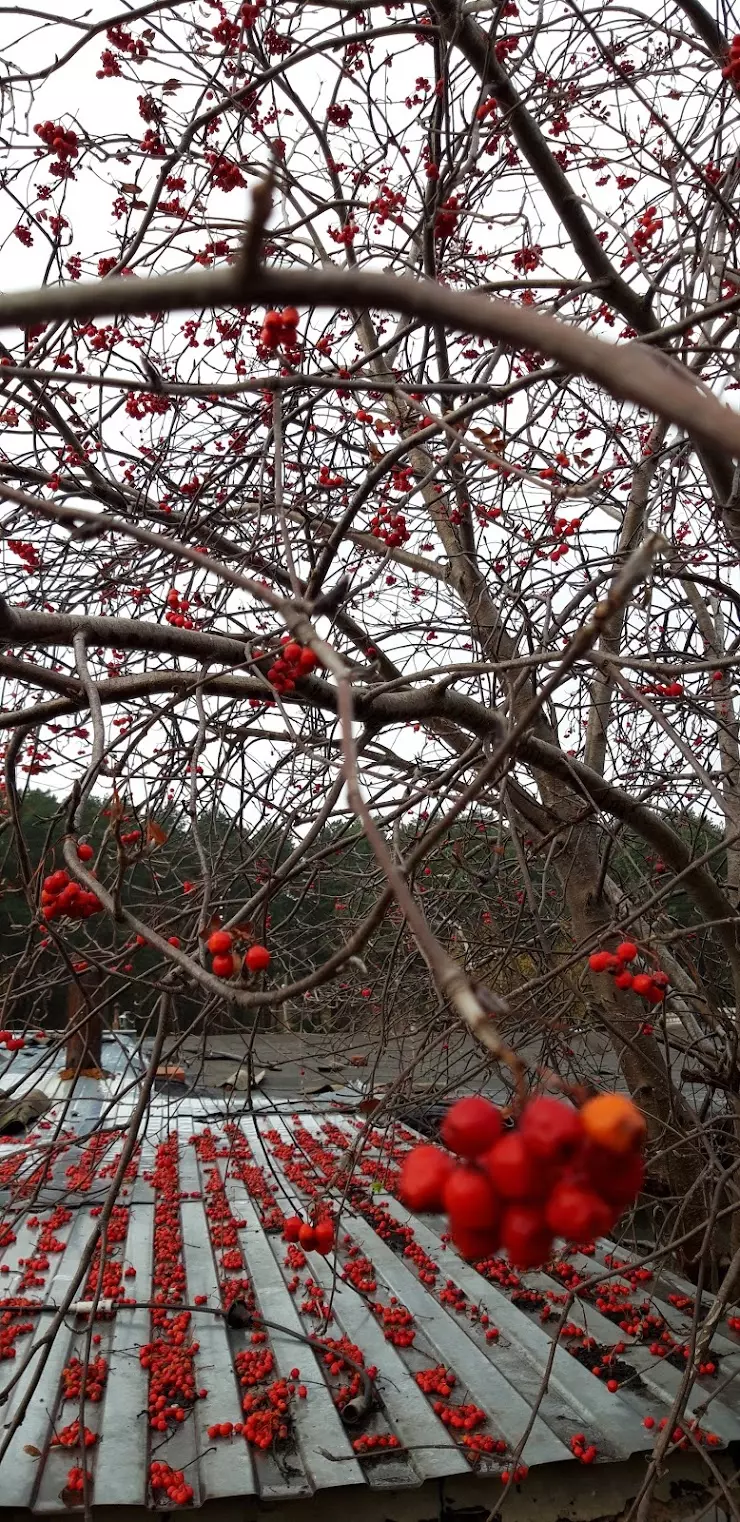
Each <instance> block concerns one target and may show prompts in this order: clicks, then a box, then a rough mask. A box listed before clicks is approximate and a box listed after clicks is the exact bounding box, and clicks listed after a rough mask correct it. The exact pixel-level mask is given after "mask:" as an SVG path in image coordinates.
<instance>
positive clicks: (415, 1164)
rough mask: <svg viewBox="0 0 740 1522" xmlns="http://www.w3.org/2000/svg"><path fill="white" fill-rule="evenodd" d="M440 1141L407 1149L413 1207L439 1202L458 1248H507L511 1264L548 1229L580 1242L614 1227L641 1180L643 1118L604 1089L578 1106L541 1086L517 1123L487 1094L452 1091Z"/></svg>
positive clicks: (534, 1262)
mask: <svg viewBox="0 0 740 1522" xmlns="http://www.w3.org/2000/svg"><path fill="white" fill-rule="evenodd" d="M440 1132H441V1137H442V1141H443V1142H444V1143H445V1144H446V1146H447V1147H448V1148H449V1150H450V1152H454V1153H456V1154H457V1158H458V1159H459V1161H455V1160H454V1159H453V1158H452V1157H450V1156H449V1155H448V1154H447V1153H445V1152H442V1151H441V1150H440V1148H439V1147H434V1146H431V1145H428V1144H423V1145H421V1146H418V1147H415V1148H413V1150H412V1151H411V1152H410V1153H409V1154H408V1155H407V1157H406V1159H405V1161H404V1164H403V1168H402V1171H401V1178H400V1191H401V1196H402V1198H403V1200H404V1203H405V1204H406V1205H408V1207H409V1209H411V1210H436V1211H444V1212H445V1214H446V1215H447V1216H448V1218H449V1229H450V1234H451V1237H452V1240H453V1242H454V1244H455V1246H456V1247H457V1249H458V1251H459V1252H460V1253H461V1254H462V1256H463V1257H465V1258H484V1257H486V1256H488V1255H490V1254H491V1253H494V1252H496V1251H497V1249H498V1248H499V1247H500V1246H503V1248H504V1249H505V1250H506V1253H507V1256H508V1258H509V1262H510V1263H511V1264H512V1265H513V1266H514V1267H516V1268H522V1269H525V1268H534V1267H536V1266H538V1265H540V1264H542V1263H544V1262H546V1261H547V1259H548V1258H549V1256H550V1254H551V1251H552V1245H553V1239H554V1238H555V1237H563V1238H564V1239H565V1240H566V1241H569V1242H573V1241H576V1242H584V1241H588V1240H591V1239H592V1238H593V1237H596V1236H602V1235H603V1234H604V1233H606V1232H608V1231H609V1230H611V1228H612V1227H613V1225H614V1223H615V1222H616V1221H617V1219H618V1218H619V1216H620V1214H621V1212H622V1210H623V1209H624V1208H625V1206H627V1205H629V1204H631V1203H633V1201H634V1200H635V1199H636V1197H637V1194H638V1193H639V1190H640V1188H641V1186H642V1182H643V1176H644V1169H643V1161H642V1155H641V1149H642V1144H643V1141H644V1138H645V1122H644V1120H643V1118H642V1116H641V1114H640V1112H639V1110H637V1109H636V1107H635V1106H634V1105H633V1103H632V1101H631V1100H630V1099H627V1098H625V1097H623V1096H622V1095H619V1094H601V1095H599V1096H598V1097H597V1098H595V1099H590V1100H588V1101H587V1103H586V1104H585V1105H584V1106H583V1108H582V1109H581V1110H574V1109H573V1108H571V1106H570V1105H568V1104H565V1103H564V1102H562V1101H561V1100H558V1099H553V1098H550V1097H549V1096H547V1095H539V1096H537V1097H535V1098H533V1099H530V1100H529V1101H528V1103H527V1104H526V1105H525V1106H524V1109H523V1111H522V1113H521V1115H520V1117H519V1120H518V1123H517V1125H516V1127H515V1128H514V1129H511V1130H506V1131H505V1130H504V1119H503V1115H502V1113H501V1111H500V1110H499V1109H498V1108H497V1107H496V1106H495V1105H493V1104H491V1103H490V1102H489V1101H488V1100H487V1099H482V1098H480V1097H470V1098H467V1099H460V1100H458V1102H457V1104H454V1105H453V1106H452V1108H451V1109H450V1110H448V1112H447V1114H446V1116H445V1118H444V1120H443V1122H442V1125H441V1128H440Z"/></svg>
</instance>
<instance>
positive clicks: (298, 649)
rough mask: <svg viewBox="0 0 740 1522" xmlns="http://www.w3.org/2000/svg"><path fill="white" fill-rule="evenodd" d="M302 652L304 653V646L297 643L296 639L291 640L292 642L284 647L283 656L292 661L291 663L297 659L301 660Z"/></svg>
mask: <svg viewBox="0 0 740 1522" xmlns="http://www.w3.org/2000/svg"><path fill="white" fill-rule="evenodd" d="M302 653H303V646H302V645H298V644H296V641H295V640H291V641H290V643H289V644H287V645H285V646H284V648H283V656H284V658H285V660H286V661H290V662H291V665H292V664H293V663H294V662H295V661H299V660H300V658H301V655H302Z"/></svg>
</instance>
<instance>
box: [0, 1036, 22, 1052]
mask: <svg viewBox="0 0 740 1522" xmlns="http://www.w3.org/2000/svg"><path fill="white" fill-rule="evenodd" d="M25 1044H26V1043H25V1041H24V1039H23V1037H22V1036H14V1035H13V1032H12V1031H0V1046H4V1047H5V1050H6V1052H20V1051H21V1050H22V1048H23V1047H24V1046H25Z"/></svg>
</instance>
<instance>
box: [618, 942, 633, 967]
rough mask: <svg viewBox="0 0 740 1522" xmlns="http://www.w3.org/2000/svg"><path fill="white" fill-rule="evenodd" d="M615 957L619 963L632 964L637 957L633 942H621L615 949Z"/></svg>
mask: <svg viewBox="0 0 740 1522" xmlns="http://www.w3.org/2000/svg"><path fill="white" fill-rule="evenodd" d="M616 955H617V956H618V957H619V960H620V962H634V960H635V957H636V956H637V947H636V945H635V943H634V941H621V942H620V944H619V946H618V947H617V951H616Z"/></svg>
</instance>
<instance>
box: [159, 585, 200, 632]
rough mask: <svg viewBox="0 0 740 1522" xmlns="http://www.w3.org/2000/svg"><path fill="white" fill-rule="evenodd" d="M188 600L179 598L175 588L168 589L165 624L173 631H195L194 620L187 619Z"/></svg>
mask: <svg viewBox="0 0 740 1522" xmlns="http://www.w3.org/2000/svg"><path fill="white" fill-rule="evenodd" d="M189 608H190V600H189V598H187V597H181V596H180V593H179V592H178V590H177V588H176V587H170V590H169V592H168V593H167V612H166V613H165V615H164V621H165V623H166V624H172V626H173V628H175V629H195V628H196V627H197V625H196V623H195V619H193V618H189V617H188V611H189Z"/></svg>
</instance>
